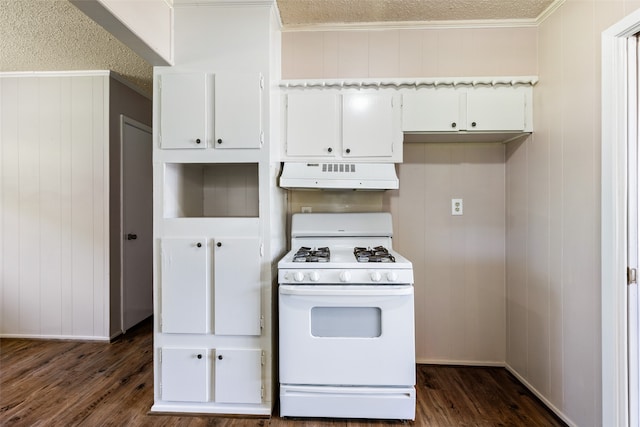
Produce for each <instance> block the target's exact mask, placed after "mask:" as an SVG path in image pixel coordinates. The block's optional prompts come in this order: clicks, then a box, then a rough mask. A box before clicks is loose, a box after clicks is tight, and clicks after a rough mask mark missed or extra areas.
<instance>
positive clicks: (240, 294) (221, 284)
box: [213, 238, 261, 335]
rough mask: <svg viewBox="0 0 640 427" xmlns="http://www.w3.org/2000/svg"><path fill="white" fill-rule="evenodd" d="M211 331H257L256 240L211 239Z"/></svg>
mask: <svg viewBox="0 0 640 427" xmlns="http://www.w3.org/2000/svg"><path fill="white" fill-rule="evenodd" d="M213 257H214V273H213V274H214V301H215V302H214V304H215V307H214V310H213V311H214V333H215V334H216V335H260V333H261V328H260V312H261V311H260V301H261V298H260V292H261V286H260V261H261V257H260V241H259V239H257V238H223V239H216V240H215V242H214V255H213Z"/></svg>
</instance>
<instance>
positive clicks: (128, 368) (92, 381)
mask: <svg viewBox="0 0 640 427" xmlns="http://www.w3.org/2000/svg"><path fill="white" fill-rule="evenodd" d="M417 374H418V376H417V396H418V404H417V411H416V420H415V422H406V423H402V422H400V421H376V420H323V419H300V418H299V419H282V418H280V417H278V416H275V415H274V416H273V417H272V418H270V419H267V418H240V417H217V416H170V415H149V414H148V411H149V408H150V407H151V405H152V403H153V363H152V326H151V322H150V321H149V320H147V321H145V322H143V323H142V324H140V325H138V326H137V327H135V328H133V329H132V330H130V331H128V332H127V333H126V334H125V335H124V336H122V337H121V338H119V339H118V340H116V341H115V342H113V343H111V344H106V343H86V342H82V343H78V342H68V341H40V340H22V339H3V340H0V425H2V426H220V427H226V426H228V427H236V426H242V427H243V426H274V427H288V426H310V427H311V426H313V427H325V426H326V427H329V426H331V427H335V426H345V427H347V426H349V427H368V426H383V425H415V426H447V427H449V426H563V425H564V424H563V423H562V422H561V421H560V420H559V419H558V418H557V417H555V416H554V415H553V414H552V413H551V412H550V411H549V410H547V408H546V407H545V406H544V405H542V403H540V402H539V401H538V400H537V399H536V398H535V397H534V396H533V395H532V394H531V393H530V392H529V391H528V390H527V389H526V388H525V387H524V386H522V385H521V384H520V383H519V382H518V381H517V380H516V379H515V378H514V377H513V376H512V375H511V374H510V373H508V372H507V371H506V370H505V369H502V368H476V367H447V366H432V365H419V366H418V368H417Z"/></svg>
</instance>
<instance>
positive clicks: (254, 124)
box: [214, 73, 264, 149]
mask: <svg viewBox="0 0 640 427" xmlns="http://www.w3.org/2000/svg"><path fill="white" fill-rule="evenodd" d="M214 96H215V138H214V147H215V148H217V149H218V148H219V149H225V148H260V146H261V145H262V143H261V141H262V140H263V138H264V135H263V132H262V108H261V105H262V76H261V75H260V74H258V73H236V74H216V75H215V95H214Z"/></svg>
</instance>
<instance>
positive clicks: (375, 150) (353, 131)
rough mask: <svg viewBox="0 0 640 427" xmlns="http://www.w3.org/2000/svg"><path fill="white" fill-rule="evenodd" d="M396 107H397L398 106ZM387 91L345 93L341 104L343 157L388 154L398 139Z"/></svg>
mask: <svg viewBox="0 0 640 427" xmlns="http://www.w3.org/2000/svg"><path fill="white" fill-rule="evenodd" d="M398 107H399V106H398ZM395 111H396V105H394V97H393V95H390V94H377V93H375V94H364V93H357V94H345V95H344V96H343V106H342V156H343V157H345V158H350V157H390V156H392V155H393V148H394V144H395V143H396V142H399V140H400V129H399V128H397V127H396V126H395Z"/></svg>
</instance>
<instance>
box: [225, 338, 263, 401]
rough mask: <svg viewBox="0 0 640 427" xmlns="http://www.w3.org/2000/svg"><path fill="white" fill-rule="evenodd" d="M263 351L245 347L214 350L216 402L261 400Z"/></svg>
mask: <svg viewBox="0 0 640 427" xmlns="http://www.w3.org/2000/svg"><path fill="white" fill-rule="evenodd" d="M261 356H262V352H261V351H260V350H254V349H248V350H237V349H218V350H216V359H215V362H216V365H215V366H216V372H215V391H214V393H215V395H214V400H215V401H216V402H217V403H253V404H258V403H261V402H262V360H261V359H262V357H261Z"/></svg>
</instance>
